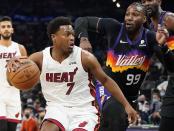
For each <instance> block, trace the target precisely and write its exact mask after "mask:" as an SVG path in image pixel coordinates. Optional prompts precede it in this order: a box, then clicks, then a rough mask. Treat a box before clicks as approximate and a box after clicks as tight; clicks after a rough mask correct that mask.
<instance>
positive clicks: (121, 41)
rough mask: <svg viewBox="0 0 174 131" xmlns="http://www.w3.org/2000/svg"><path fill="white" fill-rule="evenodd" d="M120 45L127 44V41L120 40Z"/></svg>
mask: <svg viewBox="0 0 174 131" xmlns="http://www.w3.org/2000/svg"><path fill="white" fill-rule="evenodd" d="M120 43H128V42H127V41H123V40H120Z"/></svg>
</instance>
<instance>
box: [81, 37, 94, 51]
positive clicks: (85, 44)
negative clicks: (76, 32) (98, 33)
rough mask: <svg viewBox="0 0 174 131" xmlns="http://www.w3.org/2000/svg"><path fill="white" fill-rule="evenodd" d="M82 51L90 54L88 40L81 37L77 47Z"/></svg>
mask: <svg viewBox="0 0 174 131" xmlns="http://www.w3.org/2000/svg"><path fill="white" fill-rule="evenodd" d="M79 46H80V47H81V48H82V49H83V50H87V51H89V52H91V53H92V46H91V43H90V42H89V40H88V39H87V38H86V37H81V38H80V45H79Z"/></svg>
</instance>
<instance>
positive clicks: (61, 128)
mask: <svg viewBox="0 0 174 131" xmlns="http://www.w3.org/2000/svg"><path fill="white" fill-rule="evenodd" d="M47 33H48V36H49V37H50V38H51V40H52V42H53V47H48V48H46V49H45V50H43V51H41V52H37V53H34V54H32V55H31V56H30V57H29V59H31V60H33V61H34V62H35V63H36V64H37V65H38V67H39V69H40V70H41V75H40V82H41V86H42V92H43V95H44V97H45V99H46V101H47V107H46V115H45V117H44V121H43V124H42V126H41V131H93V130H95V131H97V130H98V125H99V124H98V123H99V116H98V111H97V109H96V107H95V89H94V87H93V86H92V84H91V75H93V76H94V77H95V78H96V79H98V80H99V81H100V82H101V83H102V84H103V85H104V86H105V88H106V89H107V90H108V92H110V93H111V94H112V95H113V96H114V97H115V98H117V99H118V101H119V102H121V103H122V104H123V106H124V108H125V110H126V112H127V114H128V116H129V118H130V119H129V120H130V122H133V123H135V122H136V119H137V116H136V112H135V110H134V109H133V108H132V107H131V106H130V104H129V103H128V101H127V100H126V99H125V97H124V95H123V94H122V92H121V90H120V88H119V87H118V86H117V84H116V83H115V82H114V81H113V80H112V79H111V78H110V77H108V76H107V75H106V74H105V73H104V72H103V70H102V68H101V66H100V64H99V63H98V61H97V59H96V58H95V57H94V56H93V55H92V54H91V53H89V52H87V51H84V50H82V49H81V48H79V47H77V46H75V45H74V30H73V28H72V24H71V21H70V20H69V19H68V18H66V17H57V18H55V19H53V20H52V21H50V23H49V24H48V27H47ZM19 58H20V57H14V58H12V59H11V60H10V61H9V62H8V65H7V68H8V70H9V71H11V70H12V65H13V64H15V61H16V60H18V59H19ZM131 118H132V119H131ZM131 120H132V121H131Z"/></svg>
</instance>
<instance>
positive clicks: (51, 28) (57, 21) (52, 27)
mask: <svg viewBox="0 0 174 131" xmlns="http://www.w3.org/2000/svg"><path fill="white" fill-rule="evenodd" d="M61 25H72V22H71V20H70V19H69V18H68V17H56V18H54V19H53V20H51V21H50V22H49V23H48V26H47V34H48V37H49V38H50V40H51V34H55V33H56V32H57V31H58V30H59V28H60V26H61Z"/></svg>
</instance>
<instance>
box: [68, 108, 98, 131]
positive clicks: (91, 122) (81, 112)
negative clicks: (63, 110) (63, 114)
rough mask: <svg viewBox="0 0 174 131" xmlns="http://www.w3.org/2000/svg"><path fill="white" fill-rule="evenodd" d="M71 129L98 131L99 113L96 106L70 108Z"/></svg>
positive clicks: (70, 130)
mask: <svg viewBox="0 0 174 131" xmlns="http://www.w3.org/2000/svg"><path fill="white" fill-rule="evenodd" d="M69 112H70V113H69V114H70V120H71V121H70V125H69V129H68V130H69V131H98V128H99V115H98V111H97V110H96V108H95V107H92V106H91V107H90V106H87V107H86V108H83V107H81V108H76V109H70V110H69Z"/></svg>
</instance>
